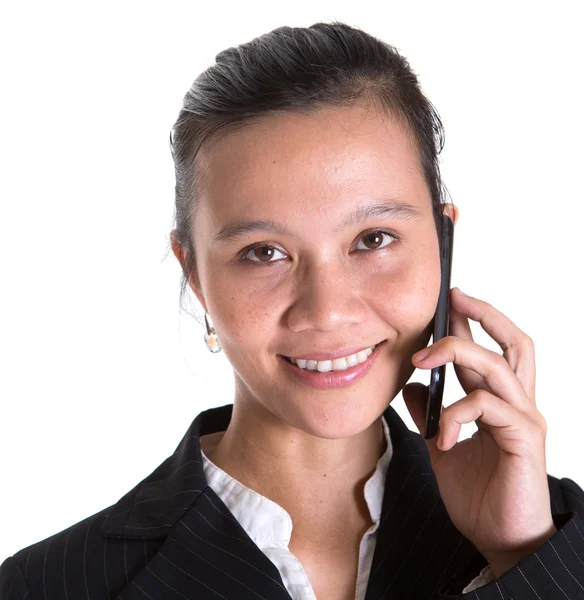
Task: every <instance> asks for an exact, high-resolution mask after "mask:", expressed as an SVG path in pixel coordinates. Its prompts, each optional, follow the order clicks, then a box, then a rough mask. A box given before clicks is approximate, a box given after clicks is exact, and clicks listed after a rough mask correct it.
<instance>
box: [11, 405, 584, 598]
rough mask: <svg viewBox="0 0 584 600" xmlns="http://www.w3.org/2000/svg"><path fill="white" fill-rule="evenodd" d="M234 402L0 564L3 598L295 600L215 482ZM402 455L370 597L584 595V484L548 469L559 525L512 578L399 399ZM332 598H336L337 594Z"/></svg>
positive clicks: (397, 452) (392, 478) (395, 436)
mask: <svg viewBox="0 0 584 600" xmlns="http://www.w3.org/2000/svg"><path fill="white" fill-rule="evenodd" d="M232 408H233V405H232V404H229V405H226V406H222V407H219V408H214V409H210V410H207V411H204V412H202V413H200V414H199V415H198V416H197V418H196V419H195V420H194V421H193V423H192V424H191V427H190V428H189V430H188V431H187V433H186V434H185V437H184V438H183V440H182V441H181V443H180V444H179V446H178V447H177V449H176V451H175V452H174V454H173V455H172V456H170V457H169V458H168V459H167V460H166V461H164V462H163V463H162V464H161V465H160V466H159V467H158V468H157V469H156V470H155V471H154V472H153V473H152V474H151V475H150V476H149V477H147V478H146V479H145V480H143V481H142V482H140V483H139V484H138V485H137V486H136V487H135V488H134V489H132V490H131V491H130V492H128V494H126V495H125V496H124V497H123V498H121V499H120V501H119V502H118V503H116V504H115V505H113V506H111V507H109V508H106V509H105V510H103V511H101V512H99V513H97V514H95V515H93V516H91V517H88V518H87V519H85V520H83V521H81V522H80V523H77V524H76V525H73V526H72V527H69V528H68V529H66V530H64V531H62V532H60V533H58V534H55V535H53V536H51V537H50V538H47V539H46V540H43V541H41V542H38V543H36V544H33V545H32V546H29V547H28V548H24V549H23V550H20V551H19V552H17V553H16V554H15V555H14V556H13V557H12V558H8V559H7V560H6V561H5V562H4V563H3V564H2V566H1V567H0V600H57V599H66V600H105V599H110V600H114V599H116V600H145V599H148V598H150V599H153V600H154V599H156V600H158V599H169V600H174V599H178V598H186V599H188V600H211V599H214V600H216V599H218V598H226V599H229V600H232V599H233V600H235V599H242V600H243V599H246V600H247V599H250V600H251V599H254V600H258V599H265V600H267V599H269V600H280V599H281V600H290V595H289V594H288V592H287V591H286V589H285V587H284V585H283V583H282V579H281V577H280V575H279V572H278V569H277V568H276V567H275V565H274V564H273V563H272V562H271V561H270V560H269V559H268V558H267V556H266V555H265V554H264V553H263V552H261V550H260V549H259V548H258V547H257V546H256V544H254V542H253V541H252V540H251V539H250V538H249V536H248V535H247V534H246V533H245V531H244V530H243V528H242V527H241V525H240V524H239V523H238V522H237V520H236V519H235V518H234V517H233V515H232V514H231V512H230V511H229V510H228V509H227V507H226V506H225V504H224V503H223V502H222V501H221V499H220V498H219V497H218V496H217V494H215V493H214V491H213V490H212V489H211V488H210V487H208V486H207V483H206V480H205V475H204V471H203V465H202V462H201V450H200V444H199V437H200V436H202V435H206V434H209V433H214V432H216V431H223V430H225V429H226V427H227V425H228V423H229V420H230V418H231V412H232ZM384 416H385V419H386V421H387V423H388V425H389V428H390V431H391V439H392V443H393V447H394V454H393V456H392V460H391V463H390V465H389V469H388V472H387V477H386V484H385V492H384V497H383V505H382V512H381V523H380V526H379V530H378V539H377V543H376V547H375V552H374V555H373V562H372V565H371V573H370V577H369V583H368V587H367V592H366V596H365V600H381V599H392V600H396V599H400V600H401V599H421V600H426V599H436V600H452V599H454V598H458V599H459V600H465V599H472V600H475V599H482V600H501V599H509V600H520V599H523V598H525V599H528V598H533V599H538V598H540V599H541V600H555V599H556V598H558V599H562V600H564V599H565V598H570V599H576V598H584V520H583V516H584V491H583V490H582V489H581V488H580V487H579V486H578V485H576V484H575V483H574V482H573V481H571V480H570V479H566V478H564V479H561V480H560V479H557V478H555V477H552V476H549V475H548V482H549V486H550V495H551V508H552V512H553V516H554V522H555V524H556V527H557V528H558V532H557V533H556V534H555V535H554V536H553V537H552V538H550V540H548V541H547V542H546V543H545V544H543V545H542V546H541V547H540V548H538V550H537V551H536V552H534V553H533V554H532V555H530V556H528V557H526V558H525V559H523V560H522V561H521V562H520V563H519V564H518V565H516V566H515V567H514V568H512V569H510V570H509V571H508V572H507V573H505V574H504V575H503V576H502V577H500V578H498V579H496V580H494V581H492V582H490V583H488V584H486V585H484V586H483V587H480V588H478V589H476V590H475V591H473V592H471V593H470V594H465V595H462V594H461V592H460V590H462V588H463V587H464V586H465V585H467V584H468V582H469V581H471V580H472V579H473V577H475V576H476V575H478V573H479V572H480V570H481V569H482V568H483V567H484V566H485V565H486V561H485V559H484V558H483V557H482V556H481V555H480V553H478V552H477V550H476V549H475V548H474V547H473V546H472V544H471V543H470V542H469V541H468V540H467V539H466V538H464V537H463V536H462V535H461V534H460V533H459V532H458V531H457V530H456V528H455V527H454V525H453V524H452V522H451V521H450V519H449V517H448V514H447V512H446V510H445V507H444V505H443V503H442V500H441V498H440V495H439V491H438V486H437V483H436V480H435V478H434V475H433V472H432V468H431V464H430V460H429V457H428V454H427V451H426V446H425V444H424V441H423V440H422V438H421V436H420V435H419V434H417V433H414V432H411V431H409V430H408V428H407V427H406V426H405V424H404V423H403V421H402V420H401V419H400V418H399V415H398V414H397V413H396V412H395V410H394V409H393V408H391V406H388V407H387V409H386V411H385V413H384ZM326 600H329V599H326Z"/></svg>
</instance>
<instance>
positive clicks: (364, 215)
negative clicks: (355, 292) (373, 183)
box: [213, 202, 422, 242]
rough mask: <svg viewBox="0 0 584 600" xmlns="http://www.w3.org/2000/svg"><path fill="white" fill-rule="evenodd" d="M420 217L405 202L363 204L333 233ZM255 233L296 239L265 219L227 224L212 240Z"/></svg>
mask: <svg viewBox="0 0 584 600" xmlns="http://www.w3.org/2000/svg"><path fill="white" fill-rule="evenodd" d="M421 216H422V211H421V210H420V209H419V208H417V207H416V206H414V205H413V204H408V203H407V202H382V203H380V204H365V205H363V206H359V207H358V208H356V209H355V210H354V211H352V212H350V213H349V214H348V215H347V218H346V219H345V220H344V222H343V223H341V225H340V226H339V227H337V228H336V229H335V230H334V231H335V233H339V232H341V231H342V230H343V229H346V228H347V227H351V226H352V225H356V224H357V223H360V222H361V221H366V220H367V219H371V218H375V217H386V218H391V219H397V220H400V221H409V220H411V219H416V218H419V217H421ZM255 231H265V232H268V233H275V234H277V235H282V236H288V237H291V238H296V239H297V238H298V236H297V235H296V234H295V233H294V232H292V231H291V230H290V229H288V228H287V227H286V226H285V225H283V224H282V223H278V222H277V221H273V220H272V219H265V220H261V221H235V222H233V223H228V224H227V225H224V226H223V227H221V229H219V231H218V232H217V233H216V234H215V236H214V238H213V239H214V240H215V241H216V242H232V241H234V240H236V239H238V238H240V237H241V236H243V235H246V234H248V233H252V232H255Z"/></svg>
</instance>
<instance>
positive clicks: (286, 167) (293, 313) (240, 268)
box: [190, 106, 440, 438]
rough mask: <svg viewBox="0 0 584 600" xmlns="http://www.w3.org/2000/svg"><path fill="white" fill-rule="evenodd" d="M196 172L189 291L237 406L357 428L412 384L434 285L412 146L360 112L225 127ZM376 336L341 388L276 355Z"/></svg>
mask: <svg viewBox="0 0 584 600" xmlns="http://www.w3.org/2000/svg"><path fill="white" fill-rule="evenodd" d="M199 164H200V165H201V167H202V168H203V173H204V182H205V187H206V189H205V190H204V193H203V194H202V196H201V197H200V200H199V205H198V208H197V211H196V217H195V220H194V230H193V236H194V238H193V239H194V246H195V254H196V264H197V274H196V276H195V277H194V278H193V279H192V280H191V281H190V284H191V286H192V288H193V290H194V291H195V293H196V294H197V297H198V298H199V300H200V302H201V304H202V305H203V306H204V307H205V308H206V309H207V310H208V312H209V315H210V317H211V321H212V323H213V325H214V327H215V329H216V331H217V335H218V337H219V341H220V343H221V345H222V347H223V351H224V352H225V354H226V356H227V358H228V359H229V361H230V362H231V364H232V365H233V368H234V371H235V380H236V398H235V402H236V405H237V407H238V409H239V408H240V407H244V408H243V409H244V410H251V411H252V412H253V413H256V414H257V415H263V416H264V417H265V418H266V419H267V420H270V421H271V422H275V421H274V417H275V418H276V421H277V422H278V423H279V424H281V425H282V424H283V425H288V426H292V427H294V428H296V429H300V430H302V431H305V432H306V433H309V434H312V435H315V436H318V437H321V438H341V437H348V436H351V435H355V434H356V433H359V432H360V431H363V430H364V429H365V428H366V427H368V426H369V425H371V423H373V422H374V421H375V419H377V418H378V417H379V415H380V414H381V413H382V412H383V411H384V409H385V408H386V407H387V405H388V403H389V402H390V401H391V400H392V399H393V398H394V397H395V396H396V394H397V393H398V392H399V391H400V390H401V388H402V387H403V386H404V385H405V383H407V381H408V379H409V378H410V376H411V374H412V372H413V370H414V367H413V366H412V364H411V356H412V354H413V353H414V352H415V351H417V350H419V349H420V348H422V347H424V346H426V344H427V342H428V341H429V339H430V334H431V325H432V323H431V322H432V318H433V316H434V310H435V307H436V303H437V299H438V293H439V289H440V258H439V250H438V237H437V233H436V228H435V224H434V218H433V214H432V204H431V199H430V194H429V191H428V189H427V186H426V184H425V182H424V178H423V176H422V174H421V172H420V167H419V164H418V158H417V155H416V152H415V149H414V147H413V145H412V143H411V142H410V138H409V137H408V136H407V134H406V133H405V132H404V131H403V130H402V129H401V128H400V127H399V126H398V124H397V122H396V121H394V120H392V119H391V120H390V119H389V118H387V117H384V116H381V115H380V114H375V113H374V112H369V113H366V112H365V111H364V109H363V107H361V106H354V107H344V108H332V109H328V108H327V109H324V110H321V111H320V112H318V113H314V114H312V115H296V114H283V115H278V116H270V117H267V118H265V119H264V120H262V121H261V122H256V123H254V124H252V125H248V126H247V127H245V128H244V129H241V130H239V131H236V132H230V133H228V134H226V135H225V136H224V137H222V138H219V139H217V140H215V141H214V142H212V143H210V144H209V145H207V146H206V147H205V148H204V149H203V150H202V151H201V153H200V154H199ZM388 203H394V204H403V205H408V208H407V210H402V212H391V211H384V210H383V205H384V204H388ZM374 207H377V208H374ZM380 207H381V208H380ZM382 342H385V343H383V344H382V346H381V347H380V348H379V351H378V352H377V355H376V357H375V359H374V361H373V364H372V365H371V368H370V369H369V370H368V372H367V373H366V374H365V375H364V376H362V377H361V378H359V379H358V380H356V381H353V382H352V383H350V384H347V385H341V386H340V387H339V386H337V387H324V388H322V386H320V387H315V386H314V385H312V384H309V383H307V382H305V381H304V379H303V378H301V377H298V376H297V374H296V373H295V372H294V371H293V369H292V365H290V364H285V363H284V362H283V360H284V359H283V358H282V356H288V357H300V358H301V357H307V356H310V355H311V354H314V353H317V352H320V353H327V352H333V351H336V350H340V349H357V350H360V349H365V348H367V347H370V346H372V345H374V344H380V343H382ZM294 368H297V367H294Z"/></svg>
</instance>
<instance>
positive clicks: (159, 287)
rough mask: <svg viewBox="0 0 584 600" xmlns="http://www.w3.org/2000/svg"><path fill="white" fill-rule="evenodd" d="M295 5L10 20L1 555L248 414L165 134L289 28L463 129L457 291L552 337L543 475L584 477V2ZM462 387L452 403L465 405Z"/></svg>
mask: <svg viewBox="0 0 584 600" xmlns="http://www.w3.org/2000/svg"><path fill="white" fill-rule="evenodd" d="M285 4H287V3H272V4H271V5H270V6H269V7H268V6H267V5H263V4H259V3H257V2H245V3H235V2H231V3H229V2H227V3H226V2H220V3H219V2H205V3H203V2H173V1H167V2H145V1H140V2H124V1H116V2H113V1H108V2H105V1H103V0H102V1H100V2H69V3H66V2H58V1H56V0H54V1H52V2H40V1H37V2H24V1H23V2H18V3H17V2H12V3H6V4H5V5H4V7H3V9H2V14H1V15H0V23H1V25H0V27H1V31H0V55H1V56H2V59H3V66H2V78H1V80H0V81H1V86H2V91H1V94H0V101H1V103H2V107H1V111H0V119H1V123H0V125H1V135H0V153H1V155H0V158H1V165H2V174H1V176H0V202H1V209H0V261H1V273H2V290H3V291H2V294H1V296H0V298H1V300H0V301H1V310H0V353H1V357H0V358H1V362H0V369H1V376H0V402H1V409H0V410H1V412H0V415H1V435H0V456H1V461H2V462H1V475H2V488H3V490H2V494H1V496H0V519H1V521H0V528H1V531H2V535H1V536H0V560H1V559H3V558H5V557H6V556H8V555H10V554H13V553H14V552H16V551H17V550H19V549H21V548H23V547H24V546H27V545H29V544H32V543H33V542H36V541H39V540H41V539H43V538H45V537H48V536H49V535H52V534H54V533H56V532H58V531H61V530H62V529H64V528H66V527H68V526H69V525H72V524H73V523H76V522H77V521H79V520H81V519H83V518H85V517H87V516H89V515H91V514H93V513H95V512H97V511H99V510H101V509H102V508H105V507H106V506H109V505H111V504H113V503H114V502H116V501H117V500H118V499H119V498H120V497H121V496H122V495H123V494H125V493H126V492H127V491H128V490H129V489H131V488H132V487H133V486H134V485H135V484H136V483H138V482H139V481H140V480H141V479H143V478H144V477H146V476H147V475H148V474H149V473H151V472H152V471H153V470H154V469H155V468H156V467H157V466H158V465H159V463H161V462H162V461H163V460H164V459H165V458H166V457H167V456H168V455H169V454H171V453H172V452H173V451H174V449H175V447H176V446H177V445H178V443H179V441H180V439H181V438H182V436H183V434H184V432H185V431H186V430H187V428H188V426H189V425H190V423H191V421H192V420H193V419H194V418H195V416H196V415H197V414H198V413H199V412H200V411H202V410H204V409H206V408H210V407H213V406H218V405H223V404H228V403H231V402H232V400H233V397H232V396H233V379H232V376H231V367H230V365H229V363H228V362H227V361H226V359H225V357H224V356H223V354H219V355H212V354H211V353H209V352H208V350H207V349H206V346H205V344H204V341H203V328H202V327H201V325H199V324H198V323H197V322H196V321H194V320H193V318H192V317H190V316H188V315H182V316H181V315H180V314H179V307H178V298H179V284H180V275H181V272H180V267H179V264H178V262H177V261H176V259H175V258H174V255H173V254H172V253H171V252H170V247H169V239H168V235H169V233H170V231H171V229H172V226H173V222H172V219H173V211H174V204H173V202H174V171H173V165H172V160H171V156H170V151H169V148H168V135H169V130H170V127H171V126H172V124H173V123H174V121H175V119H176V117H177V115H178V111H179V110H180V107H181V103H182V98H183V95H184V94H185V92H186V91H187V89H188V88H189V86H190V85H191V83H192V81H193V80H194V79H195V77H196V76H197V75H198V74H199V73H200V72H201V71H203V70H204V69H205V68H207V67H208V66H210V65H211V64H212V63H213V62H214V57H215V55H216V54H217V53H218V52H220V51H221V50H223V49H225V48H227V47H229V46H233V45H237V44H240V43H244V42H247V41H249V40H251V39H252V38H253V37H256V36H258V35H261V34H263V33H266V32H268V31H270V30H272V29H274V28H276V27H279V26H282V25H289V26H309V25H311V24H313V23H315V22H317V21H322V20H324V21H330V20H333V19H339V20H342V21H345V22H347V23H348V24H350V25H355V26H358V27H361V28H362V29H364V30H365V31H367V32H369V33H371V34H373V35H376V36H378V37H380V38H381V39H383V40H384V41H386V42H389V43H390V44H393V45H395V46H396V47H397V48H398V49H399V50H400V51H401V52H402V53H403V54H404V55H405V56H406V57H407V58H408V60H409V61H410V63H411V65H412V67H413V68H414V70H415V71H416V73H417V74H418V75H419V77H420V80H421V83H422V87H423V89H424V91H425V92H426V93H427V95H428V96H429V98H430V99H431V101H432V102H433V103H434V104H435V106H436V107H437V109H438V111H439V113H440V115H441V117H442V119H443V122H444V126H445V130H446V147H445V150H444V152H443V154H442V171H443V175H444V180H445V182H446V185H447V187H448V189H449V191H450V193H451V196H452V199H453V201H454V202H455V203H456V204H457V205H458V206H459V208H460V219H459V223H458V225H457V229H456V237H455V246H454V257H455V258H454V272H453V280H452V285H453V286H456V285H458V286H460V287H461V288H462V290H463V291H466V292H467V293H469V294H471V295H473V296H476V297H479V298H481V299H484V300H486V301H488V302H490V303H491V304H493V305H494V306H496V307H497V308H499V309H500V310H501V311H503V312H504V313H505V314H506V315H508V316H509V317H510V318H511V319H512V320H513V321H514V322H515V323H516V324H517V325H518V326H519V327H521V328H522V329H523V330H524V331H526V332H527V333H528V334H529V335H530V336H531V337H532V338H533V339H534V341H535V344H536V353H537V354H536V358H537V376H538V388H537V405H538V408H539V410H540V411H541V412H542V413H543V415H544V416H545V418H546V420H547V423H548V428H549V430H548V436H547V466H548V472H549V473H550V474H552V475H555V476H556V477H570V478H571V479H574V480H575V481H577V482H578V483H579V484H580V485H583V484H584V461H582V457H583V456H584V452H583V451H582V420H583V418H584V408H583V402H584V392H583V390H582V376H583V365H582V363H583V359H584V356H583V353H582V350H581V348H582V346H581V339H582V334H583V329H584V325H583V324H582V306H583V299H582V259H583V258H584V251H583V249H582V233H581V230H582V225H583V218H584V209H583V208H582V203H583V200H584V198H583V193H582V164H583V159H584V150H583V139H584V125H583V118H582V115H583V112H582V107H583V106H584V98H583V81H584V76H583V74H582V73H583V71H582V62H583V55H584V42H583V36H582V32H581V23H582V21H581V18H580V17H579V15H578V11H579V10H580V7H581V5H580V3H579V2H576V1H574V2H572V3H568V2H563V3H562V2H554V3H553V5H552V3H551V2H547V3H541V4H538V3H535V2H525V3H519V2H492V1H491V2H488V3H487V2H485V3H480V2H472V3H469V2H462V1H461V2H427V3H421V2H401V1H400V2H383V3H381V2H376V3H369V4H367V3H363V2H358V3H355V2H339V1H338V0H335V1H334V2H320V3H315V2H306V3H300V2H293V3H291V4H292V6H291V7H288V6H286V5H285ZM197 310H198V306H197ZM473 330H474V331H475V332H476V333H477V341H478V342H479V343H482V344H483V345H485V346H487V347H489V348H491V349H494V350H498V346H497V344H496V343H494V342H493V340H491V339H490V338H488V336H487V335H486V334H484V333H483V332H482V331H480V326H479V327H478V329H477V326H476V324H473ZM414 379H415V380H419V381H423V382H425V383H427V382H428V380H429V379H428V372H422V371H417V372H416V373H415V375H414ZM447 379H448V381H447V387H446V394H445V404H446V405H447V404H450V403H451V402H453V401H455V400H458V399H459V398H461V397H462V396H463V395H464V394H463V393H462V389H461V388H460V386H459V385H458V382H457V381H456V379H455V376H454V370H453V369H452V367H451V365H449V367H448V371H447ZM393 406H394V408H396V409H397V411H398V412H399V413H400V415H401V416H402V417H403V418H404V419H405V421H406V422H407V423H408V425H409V426H410V428H411V429H415V427H414V425H413V422H412V421H411V419H410V417H409V414H408V412H407V409H406V408H405V405H404V404H403V400H402V398H401V394H400V395H399V396H398V397H396V398H395V400H394V401H393ZM473 431H474V425H469V426H467V427H466V428H465V429H463V436H464V437H467V436H469V435H470V434H472V432H473Z"/></svg>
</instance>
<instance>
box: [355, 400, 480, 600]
mask: <svg viewBox="0 0 584 600" xmlns="http://www.w3.org/2000/svg"><path fill="white" fill-rule="evenodd" d="M384 416H385V419H386V421H387V424H388V426H389V431H390V435H391V442H392V446H393V454H392V458H391V461H390V463H389V467H388V471H387V477H386V484H385V492H384V497H383V504H382V509H381V520H380V525H379V529H378V530H377V536H378V537H377V542H376V546H375V552H374V555H373V563H372V565H371V573H370V576H369V583H368V587H367V593H366V595H365V600H379V599H381V598H386V599H397V598H399V599H400V600H401V599H405V598H413V599H418V598H426V599H430V598H434V597H435V596H436V595H437V594H439V593H443V584H444V583H445V582H447V581H448V580H450V579H451V578H453V577H454V579H455V580H456V581H457V582H458V585H459V586H460V591H462V588H463V587H464V586H466V585H468V584H469V583H470V581H471V580H472V579H473V578H474V577H476V576H477V575H478V574H479V572H480V570H481V569H482V568H483V567H484V566H486V564H487V561H486V560H485V558H484V557H483V556H482V555H481V554H480V553H479V552H478V551H477V550H476V548H475V547H474V546H473V545H472V544H471V542H470V541H469V540H467V539H466V538H465V537H464V536H463V535H462V534H461V533H460V532H459V531H458V530H457V529H456V527H455V526H454V524H453V523H452V521H451V520H450V517H449V516H448V513H447V511H446V508H445V506H444V503H443V502H442V498H441V496H440V492H439V489H438V483H437V481H436V478H435V476H434V472H433V470H432V464H431V462H430V456H429V453H428V450H427V448H426V444H425V442H424V440H423V439H422V436H421V435H419V434H418V433H414V432H412V431H410V430H409V429H408V428H407V426H406V424H405V423H404V422H403V420H402V419H401V418H400V417H399V415H398V414H397V412H396V411H395V409H393V408H392V407H391V406H388V407H387V409H386V410H385V412H384ZM451 583H452V582H451Z"/></svg>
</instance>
